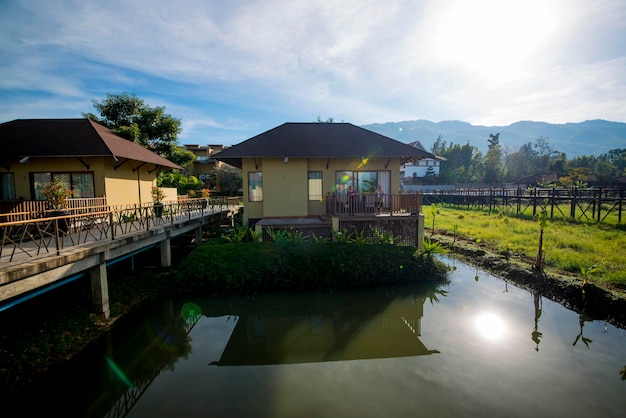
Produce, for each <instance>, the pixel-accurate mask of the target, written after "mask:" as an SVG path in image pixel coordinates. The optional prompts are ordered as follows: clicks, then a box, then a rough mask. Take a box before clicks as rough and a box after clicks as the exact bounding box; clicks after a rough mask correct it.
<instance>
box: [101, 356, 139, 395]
mask: <svg viewBox="0 0 626 418" xmlns="http://www.w3.org/2000/svg"><path fill="white" fill-rule="evenodd" d="M104 358H105V360H106V361H107V364H108V365H109V368H110V369H111V370H113V373H115V375H116V376H117V377H118V378H119V379H120V380H121V381H122V382H123V383H124V384H125V385H126V386H127V387H129V388H132V387H133V386H134V385H133V382H131V381H130V380H129V379H128V377H126V375H125V374H124V372H123V371H122V370H121V369H120V368H119V367H118V366H117V364H115V362H114V361H113V360H111V358H110V357H109V356H104Z"/></svg>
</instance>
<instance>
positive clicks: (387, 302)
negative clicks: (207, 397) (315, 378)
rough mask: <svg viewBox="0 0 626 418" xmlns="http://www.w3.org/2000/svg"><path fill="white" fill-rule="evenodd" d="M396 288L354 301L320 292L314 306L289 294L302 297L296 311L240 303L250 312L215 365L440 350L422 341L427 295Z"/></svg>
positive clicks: (335, 358) (424, 353) (369, 356)
mask: <svg viewBox="0 0 626 418" xmlns="http://www.w3.org/2000/svg"><path fill="white" fill-rule="evenodd" d="M405 291H407V292H408V291H409V290H408V289H407V290H405ZM398 292H400V289H395V292H393V293H391V292H389V293H386V294H381V293H382V292H381V293H377V294H376V298H375V299H372V298H370V300H369V301H361V302H359V303H358V304H356V305H352V304H350V300H349V299H352V298H359V297H360V296H358V295H357V294H352V295H351V297H348V298H346V297H334V296H333V295H330V294H327V295H320V296H319V298H317V301H316V302H317V303H315V304H314V305H311V304H309V305H307V304H306V302H307V301H310V300H311V299H310V297H309V296H306V297H301V296H300V297H299V296H297V295H294V296H290V297H293V298H296V299H299V298H301V299H302V300H301V302H302V303H298V305H299V306H298V309H297V310H282V309H276V308H274V309H273V310H272V311H273V312H271V314H267V313H265V312H267V311H266V309H265V307H266V306H267V305H268V303H267V302H266V301H263V300H256V301H254V302H251V303H250V306H248V307H240V308H243V309H244V311H246V312H248V313H246V314H243V315H240V316H239V319H238V321H237V325H236V326H235V328H234V329H233V332H232V334H231V335H230V338H229V340H228V344H227V345H226V348H225V349H224V352H223V353H222V355H221V357H220V358H219V360H216V361H212V362H211V364H212V365H216V366H241V365H267V364H292V363H311V362H325V361H341V360H356V359H373V358H393V357H406V356H422V355H430V354H434V353H438V351H437V350H433V349H429V348H427V347H426V346H425V345H424V344H423V342H422V341H421V340H420V336H421V322H422V317H423V315H424V308H423V307H424V302H425V301H426V295H425V294H419V295H415V294H412V295H411V296H410V297H409V296H408V295H407V294H404V295H400V294H398ZM357 293H358V292H357ZM370 293H371V292H370ZM433 293H434V292H433ZM260 299H263V297H261V298H260ZM353 301H356V299H353Z"/></svg>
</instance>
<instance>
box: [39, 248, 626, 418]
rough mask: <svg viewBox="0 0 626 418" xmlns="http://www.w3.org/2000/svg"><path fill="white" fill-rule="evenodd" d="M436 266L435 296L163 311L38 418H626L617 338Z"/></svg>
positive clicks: (623, 338) (538, 302) (606, 328)
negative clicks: (53, 417)
mask: <svg viewBox="0 0 626 418" xmlns="http://www.w3.org/2000/svg"><path fill="white" fill-rule="evenodd" d="M444 260H445V261H446V262H447V263H448V264H450V265H453V266H455V267H456V269H455V270H454V271H453V272H452V273H451V275H450V278H451V283H450V284H449V285H446V286H441V287H439V288H437V289H432V288H431V289H424V288H421V287H420V286H402V287H386V288H381V289H364V290H359V291H352V292H333V293H320V294H307V295H262V296H256V297H254V298H246V297H228V298H206V299H201V298H197V299H189V298H188V299H185V300H169V301H165V302H163V303H160V304H159V305H158V306H155V309H154V311H153V312H149V313H147V314H146V316H145V317H141V318H135V319H133V320H131V321H128V323H127V324H124V326H123V327H120V328H119V329H117V330H116V331H115V332H114V333H112V334H111V336H110V338H109V340H108V341H107V343H106V344H104V345H103V346H102V347H99V348H98V349H97V350H95V351H94V353H93V354H92V356H91V357H90V358H88V359H86V362H84V363H81V364H80V365H73V367H72V368H71V370H67V371H65V373H64V374H63V376H61V377H57V378H56V379H57V380H56V381H55V383H53V384H51V385H48V386H47V388H46V394H47V395H50V396H49V399H47V400H46V401H45V402H48V403H47V404H46V410H47V411H49V412H53V411H56V412H66V413H67V414H68V415H66V416H81V415H83V416H112V417H122V416H128V417H179V416H180V417H187V418H189V417H416V416H425V417H478V416H480V417H548V416H549V417H588V416H598V417H624V416H626V380H622V379H623V377H624V373H626V331H625V330H623V329H620V328H616V327H613V326H612V325H610V324H608V323H607V322H605V321H602V320H590V319H588V318H585V317H584V316H580V315H578V314H577V313H575V312H572V311H569V310H567V309H565V308H563V307H562V306H560V305H559V304H557V303H554V302H551V301H550V300H547V299H545V298H543V297H541V296H540V295H537V294H532V293H529V292H528V291H526V290H522V289H519V288H516V287H515V286H514V285H512V284H509V283H506V282H505V281H503V280H501V279H498V278H495V277H493V276H491V275H489V274H488V273H485V272H482V271H480V270H476V269H475V268H473V267H469V266H467V265H465V264H463V263H460V262H458V261H454V260H452V259H448V258H446V259H444ZM35 399H43V398H38V397H37V396H34V397H33V400H35ZM39 406H41V404H40V405H39Z"/></svg>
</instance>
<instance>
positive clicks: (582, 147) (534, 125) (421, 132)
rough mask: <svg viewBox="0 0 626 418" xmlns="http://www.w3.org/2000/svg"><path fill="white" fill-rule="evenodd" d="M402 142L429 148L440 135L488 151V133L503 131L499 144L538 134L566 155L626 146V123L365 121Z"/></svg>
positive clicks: (528, 139) (529, 139) (519, 142)
mask: <svg viewBox="0 0 626 418" xmlns="http://www.w3.org/2000/svg"><path fill="white" fill-rule="evenodd" d="M362 127H363V128H365V129H369V130H370V131H373V132H377V133H379V134H382V135H385V136H388V137H389V138H393V139H396V140H398V141H401V142H405V143H409V142H413V141H416V140H417V141H420V142H421V143H422V145H424V148H426V149H427V150H428V151H431V150H432V146H433V144H434V143H435V141H436V140H437V137H438V136H439V135H441V136H442V137H443V140H444V141H446V143H447V144H448V145H449V144H450V143H455V144H460V145H465V144H466V143H468V142H469V143H470V145H472V146H475V147H477V148H478V149H479V150H480V151H481V152H482V153H483V154H485V153H486V152H487V146H488V144H489V143H488V142H487V139H489V134H497V133H500V144H501V145H503V146H506V147H509V148H510V149H511V150H512V151H517V150H518V149H519V148H520V147H521V146H522V145H524V144H527V143H529V142H530V143H533V144H534V143H535V140H536V139H537V138H539V137H544V138H547V139H548V143H549V144H550V145H551V146H552V148H554V149H555V150H556V151H559V152H564V153H565V154H566V156H567V158H570V159H571V158H574V157H577V156H580V155H599V154H604V153H606V152H608V151H609V150H612V149H616V148H626V123H623V122H610V121H606V120H599V119H598V120H588V121H585V122H580V123H565V124H552V123H546V122H530V121H521V122H515V123H513V124H511V125H508V126H480V125H479V126H474V125H472V124H470V123H467V122H461V121H444V122H431V121H428V120H413V121H404V122H387V123H374V124H370V125H363V126H362Z"/></svg>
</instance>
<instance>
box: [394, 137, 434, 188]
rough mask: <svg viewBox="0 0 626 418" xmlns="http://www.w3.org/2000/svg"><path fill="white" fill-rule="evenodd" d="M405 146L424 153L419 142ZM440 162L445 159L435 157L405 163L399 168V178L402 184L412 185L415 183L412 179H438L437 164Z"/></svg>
mask: <svg viewBox="0 0 626 418" xmlns="http://www.w3.org/2000/svg"><path fill="white" fill-rule="evenodd" d="M407 145H409V146H412V147H413V148H417V149H419V150H422V151H426V149H425V148H424V146H423V145H422V144H421V143H420V142H419V141H414V142H410V143H409V144H407ZM441 161H445V158H443V157H438V156H436V158H424V159H422V160H418V161H411V162H407V163H406V164H404V165H402V166H400V178H401V179H403V183H404V184H413V183H415V181H414V179H418V178H419V179H423V178H424V177H427V176H435V177H439V164H440V163H441Z"/></svg>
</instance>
